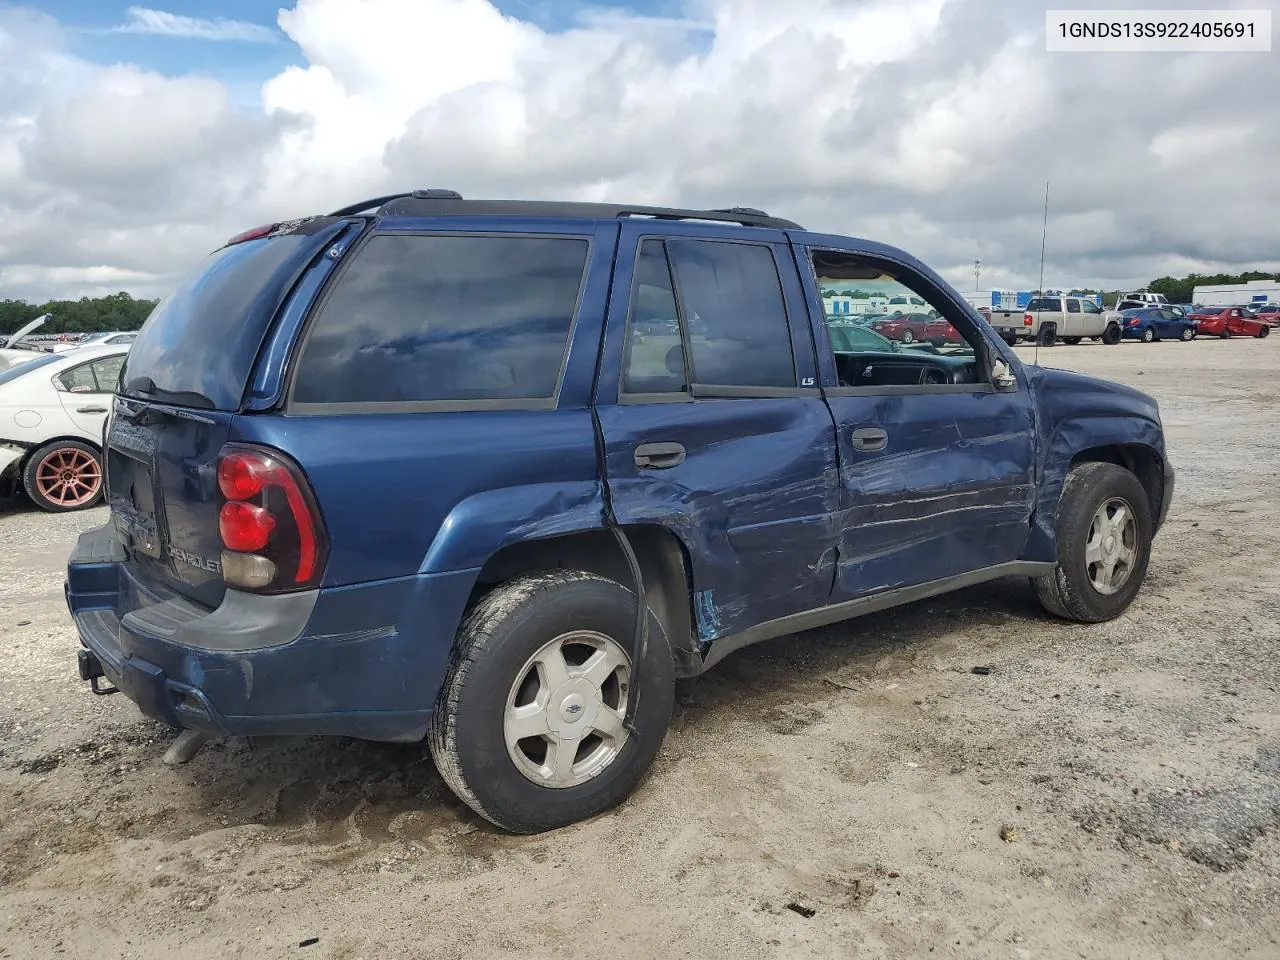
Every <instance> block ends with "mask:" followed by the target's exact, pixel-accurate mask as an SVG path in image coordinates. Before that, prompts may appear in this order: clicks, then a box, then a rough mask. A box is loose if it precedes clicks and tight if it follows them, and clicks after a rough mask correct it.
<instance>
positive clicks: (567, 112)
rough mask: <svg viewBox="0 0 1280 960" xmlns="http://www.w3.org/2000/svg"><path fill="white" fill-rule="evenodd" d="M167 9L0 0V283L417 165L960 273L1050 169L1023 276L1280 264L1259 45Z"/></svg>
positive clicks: (525, 13) (309, 202) (607, 13)
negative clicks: (1058, 49) (788, 229)
mask: <svg viewBox="0 0 1280 960" xmlns="http://www.w3.org/2000/svg"><path fill="white" fill-rule="evenodd" d="M1276 4H1277V0H1250V2H1247V3H1236V4H1235V5H1236V6H1243V7H1250V8H1260V7H1268V8H1272V9H1274V8H1275V7H1276ZM1047 5H1048V6H1053V7H1060V6H1064V5H1065V4H1062V3H1050V4H1047ZM1205 5H1206V4H1203V3H1182V4H1179V3H1178V2H1177V0H1162V2H1160V3H1158V4H1144V3H1142V2H1141V0H1128V2H1126V3H1124V4H1123V6H1125V7H1129V8H1134V7H1143V6H1162V7H1176V6H1183V7H1189V8H1195V7H1200V6H1205ZM1231 5H1232V4H1231V3H1229V2H1222V0H1216V2H1215V3H1214V4H1211V5H1210V6H1217V7H1223V6H1231ZM166 6H167V9H164V10H159V9H154V8H148V7H138V6H135V7H129V6H126V5H120V6H118V7H117V6H115V5H114V4H112V3H109V2H107V3H104V2H103V0H44V2H41V4H40V10H37V9H35V7H23V6H12V5H6V4H5V2H4V0H0V223H2V226H0V299H3V298H7V297H18V298H24V299H28V300H33V301H42V300H45V299H47V298H50V297H55V296H56V297H61V296H79V295H83V294H88V295H94V294H99V293H107V292H114V291H117V290H121V289H124V290H128V291H129V292H131V293H134V294H135V295H163V294H164V293H166V292H167V291H168V289H170V287H171V286H172V285H173V283H174V282H175V280H176V278H177V277H179V276H180V275H181V274H182V273H184V272H185V271H186V270H188V269H189V268H190V267H191V266H192V265H193V264H195V263H196V262H197V261H198V260H199V259H200V258H202V257H203V256H204V255H206V254H207V253H208V251H209V250H210V249H211V248H213V247H215V246H217V245H219V244H220V243H221V242H222V241H223V240H225V239H226V238H227V237H228V236H230V235H232V234H234V233H238V232H239V231H241V230H243V229H246V228H248V227H251V226H254V225H256V224H259V223H262V222H264V221H270V220H275V219H281V218H285V217H291V216H298V215H304V214H308V213H318V212H324V211H327V210H330V209H333V208H335V207H339V206H342V205H345V204H347V203H349V202H352V201H354V200H358V199H362V198H364V197H367V196H373V195H377V194H379V193H385V192H390V191H393V190H397V189H412V188H415V187H423V186H439V187H450V188H453V189H456V190H460V191H461V192H462V193H463V194H464V195H468V196H489V197H538V198H547V197H560V198H585V199H604V198H609V199H613V200H618V201H625V202H637V203H660V204H664V205H666V204H671V205H674V204H680V205H705V206H729V205H745V206H755V207H762V208H764V209H766V210H769V211H770V212H772V213H775V214H778V215H781V216H786V217H788V218H791V219H794V220H798V221H799V222H801V223H803V224H805V226H807V227H811V228H814V229H820V230H824V231H831V232H838V233H845V234H851V235H855V236H865V237H871V238H874V239H877V240H883V241H886V242H889V243H893V244H896V245H898V246H901V247H904V248H906V249H907V250H909V251H910V252H912V253H914V254H916V255H918V256H920V257H921V258H923V259H924V260H926V261H927V262H929V263H930V264H931V265H933V266H934V267H935V268H937V269H939V270H940V271H941V272H942V273H944V274H945V275H946V276H947V277H948V278H949V279H951V280H952V281H953V282H955V283H956V284H957V285H958V286H959V287H960V288H961V289H963V290H971V289H973V282H974V281H973V261H974V258H975V257H980V258H981V259H982V261H983V275H982V283H981V286H982V288H983V289H989V288H991V287H993V286H1002V287H1013V288H1026V287H1029V286H1034V285H1035V283H1036V281H1037V276H1038V270H1039V256H1040V226H1041V213H1042V205H1043V202H1044V184H1045V181H1046V180H1050V181H1051V182H1052V187H1051V195H1050V221H1049V238H1048V268H1047V272H1046V278H1045V279H1046V283H1047V284H1050V285H1054V286H1058V285H1084V286H1094V287H1103V288H1107V289H1112V288H1115V287H1120V286H1131V285H1134V284H1136V283H1139V282H1143V281H1146V280H1149V279H1152V278H1154V277H1156V276H1160V275H1165V274H1172V275H1183V274H1186V273H1189V272H1192V271H1196V272H1217V271H1232V272H1235V271H1239V270H1243V269H1249V268H1262V269H1280V240H1278V238H1280V229H1278V228H1277V224H1278V223H1280V176H1277V173H1276V171H1277V169H1280V95H1278V94H1280V53H1276V52H1272V53H1248V54H1244V53H1232V54H1222V53H1217V54H1214V53H1201V54H1161V53H1147V54H1066V53H1057V54H1050V53H1046V52H1045V50H1044V9H1045V6H1046V4H1037V3H1033V2H1028V0H689V2H687V3H681V2H679V0H671V2H667V0H645V2H642V3H635V4H632V5H631V6H628V7H624V6H617V5H612V4H605V3H585V2H564V0H549V2H548V0H543V2H539V0H501V2H497V3H495V2H490V0H297V2H296V3H295V4H294V5H293V6H290V7H284V8H280V9H277V3H274V2H265V0H184V2H177V0H174V2H172V3H169V4H167V5H166ZM1071 6H1081V7H1083V6H1095V7H1099V6H1100V7H1105V6H1107V5H1106V4H1104V3H1099V2H1096V0H1095V2H1093V3H1089V2H1088V0H1084V2H1078V3H1074V4H1071ZM1113 6H1114V5H1113ZM1276 20H1277V22H1280V16H1277V17H1276Z"/></svg>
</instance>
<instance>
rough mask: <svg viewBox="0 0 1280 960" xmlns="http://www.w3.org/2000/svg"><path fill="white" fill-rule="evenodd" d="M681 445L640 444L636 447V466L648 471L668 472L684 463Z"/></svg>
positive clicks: (682, 445)
mask: <svg viewBox="0 0 1280 960" xmlns="http://www.w3.org/2000/svg"><path fill="white" fill-rule="evenodd" d="M684 457H685V449H684V444H682V443H642V444H640V446H638V447H636V454H635V461H636V466H637V467H641V468H648V469H650V470H668V469H670V468H671V467H678V466H680V464H682V463H684Z"/></svg>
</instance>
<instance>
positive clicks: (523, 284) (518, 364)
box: [292, 234, 590, 408]
mask: <svg viewBox="0 0 1280 960" xmlns="http://www.w3.org/2000/svg"><path fill="white" fill-rule="evenodd" d="M589 246H590V244H589V242H588V241H587V239H585V238H577V237H535V236H467V235H435V236H423V235H394V234H384V235H381V236H375V237H373V238H372V239H370V240H369V242H368V243H366V244H365V245H364V246H363V247H362V248H360V249H359V250H358V251H356V252H355V254H354V255H353V259H352V262H351V263H350V264H349V265H347V266H346V267H345V269H344V270H343V272H342V274H341V275H340V276H339V277H338V278H337V280H336V285H335V286H334V288H333V291H332V293H331V294H330V295H329V296H328V298H327V299H326V300H325V302H324V303H323V304H322V305H321V306H320V309H319V313H318V315H317V316H316V318H315V320H314V321H313V323H312V325H311V328H310V330H309V331H308V333H307V335H306V339H305V341H304V343H303V346H302V351H301V354H300V357H299V360H298V364H297V372H296V374H295V379H294V384H293V393H292V403H293V405H294V406H300V407H304V408H305V407H307V406H311V407H322V406H329V405H334V404H337V405H362V404H383V405H385V404H431V403H455V404H464V405H465V404H470V403H483V404H486V405H488V404H491V403H493V402H497V403H499V404H502V403H510V404H513V405H528V404H535V405H540V404H542V403H550V402H553V401H554V398H555V396H556V392H557V389H558V386H559V383H560V375H561V370H562V368H563V366H564V360H565V355H566V352H567V349H568V342H569V332H570V328H571V327H572V325H573V318H574V315H575V313H576V312H577V304H578V298H579V293H580V290H581V288H582V282H583V276H584V274H585V271H586V264H587V255H588V250H589Z"/></svg>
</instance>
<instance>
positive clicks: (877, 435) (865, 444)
mask: <svg viewBox="0 0 1280 960" xmlns="http://www.w3.org/2000/svg"><path fill="white" fill-rule="evenodd" d="M850 436H851V437H852V439H853V449H855V450H883V449H884V448H885V447H886V446H888V444H889V434H887V433H886V432H885V431H883V430H881V429H880V428H879V427H862V428H861V429H858V430H855V431H853V433H852V434H850Z"/></svg>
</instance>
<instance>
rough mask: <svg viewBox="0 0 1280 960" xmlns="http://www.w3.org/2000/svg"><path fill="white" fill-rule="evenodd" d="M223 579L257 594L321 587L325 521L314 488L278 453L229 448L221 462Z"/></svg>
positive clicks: (244, 446)
mask: <svg viewBox="0 0 1280 960" xmlns="http://www.w3.org/2000/svg"><path fill="white" fill-rule="evenodd" d="M218 489H219V491H220V492H221V493H222V496H223V498H224V502H223V504H222V507H221V509H220V510H219V513H218V535H219V537H220V538H221V540H222V546H223V551H222V576H223V579H224V580H226V582H227V584H228V585H230V586H234V587H240V588H243V589H246V590H252V591H255V592H258V593H287V592H289V591H292V590H307V589H310V588H312V587H315V586H318V585H319V583H320V579H321V577H322V576H323V574H324V566H325V562H326V561H327V560H328V555H329V544H328V539H327V537H326V535H325V529H324V521H323V519H322V518H321V516H320V510H319V508H318V507H317V506H316V502H315V497H314V496H313V495H312V492H311V487H310V484H309V483H308V482H307V478H306V476H305V475H304V474H303V472H302V470H301V469H300V468H299V467H298V465H297V464H296V463H294V462H293V461H292V460H290V459H289V458H288V457H286V456H285V455H284V454H283V453H280V452H279V451H278V450H272V449H270V448H268V447H258V446H251V445H248V444H228V445H227V446H226V447H224V448H223V449H222V453H221V456H220V457H219V459H218Z"/></svg>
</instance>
